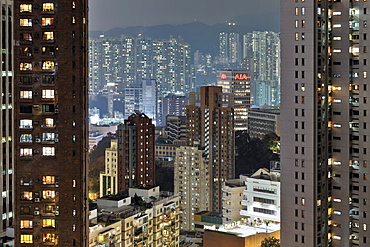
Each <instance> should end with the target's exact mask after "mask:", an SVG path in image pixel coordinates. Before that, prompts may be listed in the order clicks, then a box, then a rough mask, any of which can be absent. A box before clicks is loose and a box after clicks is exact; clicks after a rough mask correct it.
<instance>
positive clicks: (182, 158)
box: [174, 146, 210, 231]
mask: <svg viewBox="0 0 370 247" xmlns="http://www.w3.org/2000/svg"><path fill="white" fill-rule="evenodd" d="M174 167H175V172H174V180H175V182H174V188H175V194H176V195H179V196H180V203H181V209H182V212H183V213H182V215H181V229H183V230H187V231H191V230H194V213H197V212H200V211H208V210H209V208H210V196H209V193H210V178H209V168H208V165H207V163H206V160H205V157H204V150H199V149H198V147H189V146H181V147H178V148H177V149H176V158H175V165H174Z"/></svg>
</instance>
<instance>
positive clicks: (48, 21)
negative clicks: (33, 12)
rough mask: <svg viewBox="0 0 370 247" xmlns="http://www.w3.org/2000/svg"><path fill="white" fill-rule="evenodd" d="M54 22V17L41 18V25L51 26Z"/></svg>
mask: <svg viewBox="0 0 370 247" xmlns="http://www.w3.org/2000/svg"><path fill="white" fill-rule="evenodd" d="M53 24H54V18H42V19H41V25H42V26H52V25H53Z"/></svg>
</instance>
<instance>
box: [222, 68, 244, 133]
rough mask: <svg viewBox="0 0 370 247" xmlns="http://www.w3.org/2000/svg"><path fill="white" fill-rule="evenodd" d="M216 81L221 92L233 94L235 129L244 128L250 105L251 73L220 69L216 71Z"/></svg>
mask: <svg viewBox="0 0 370 247" xmlns="http://www.w3.org/2000/svg"><path fill="white" fill-rule="evenodd" d="M216 81H217V86H221V87H222V90H223V92H225V93H233V94H234V124H235V125H234V126H235V130H246V129H247V118H248V110H249V108H250V106H251V73H250V72H249V71H245V70H220V71H217V78H216Z"/></svg>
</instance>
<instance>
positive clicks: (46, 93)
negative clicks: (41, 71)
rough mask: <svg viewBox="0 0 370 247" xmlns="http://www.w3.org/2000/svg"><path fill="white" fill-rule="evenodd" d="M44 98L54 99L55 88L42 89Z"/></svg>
mask: <svg viewBox="0 0 370 247" xmlns="http://www.w3.org/2000/svg"><path fill="white" fill-rule="evenodd" d="M42 98H43V99H54V90H52V89H44V90H42Z"/></svg>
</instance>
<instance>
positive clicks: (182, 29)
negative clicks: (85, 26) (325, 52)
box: [90, 13, 280, 56]
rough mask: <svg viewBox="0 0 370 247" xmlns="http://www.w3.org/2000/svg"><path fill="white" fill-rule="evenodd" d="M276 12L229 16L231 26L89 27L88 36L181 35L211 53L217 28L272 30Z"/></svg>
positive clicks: (275, 27)
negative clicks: (233, 24)
mask: <svg viewBox="0 0 370 247" xmlns="http://www.w3.org/2000/svg"><path fill="white" fill-rule="evenodd" d="M279 19H280V16H279V14H278V13H271V14H263V15H247V14H246V15H241V16H238V17H236V18H235V19H233V20H231V21H230V22H235V23H236V25H235V26H229V25H227V23H220V24H216V25H212V26H209V25H206V24H204V23H202V22H191V23H187V24H181V25H169V24H166V25H156V26H150V27H147V26H137V27H128V28H118V27H117V28H113V29H111V30H108V31H90V37H99V35H100V34H104V35H105V36H111V37H119V36H120V35H121V34H128V35H132V36H134V37H135V36H137V35H138V34H143V35H145V36H148V37H151V38H169V37H170V36H172V37H175V38H178V37H179V36H181V37H182V39H183V41H185V42H187V43H189V44H190V45H191V46H192V51H193V52H195V51H196V50H199V51H201V52H202V53H204V54H206V53H211V54H212V55H213V56H214V55H217V53H218V39H219V33H220V32H236V33H239V34H240V35H243V34H246V33H249V32H253V31H274V32H279V30H280V26H279V25H280V24H279V23H280V22H279Z"/></svg>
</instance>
